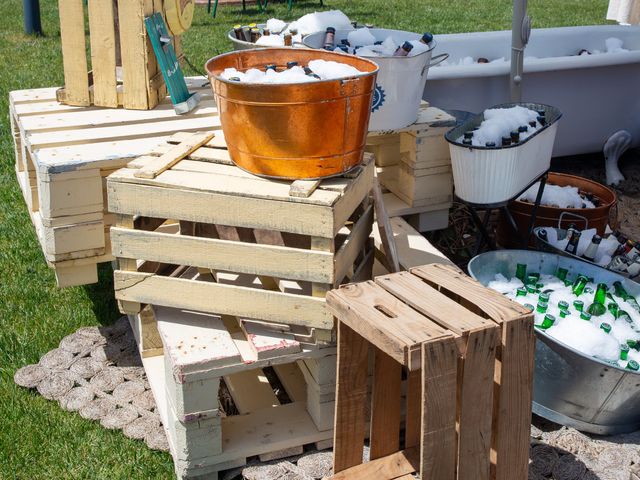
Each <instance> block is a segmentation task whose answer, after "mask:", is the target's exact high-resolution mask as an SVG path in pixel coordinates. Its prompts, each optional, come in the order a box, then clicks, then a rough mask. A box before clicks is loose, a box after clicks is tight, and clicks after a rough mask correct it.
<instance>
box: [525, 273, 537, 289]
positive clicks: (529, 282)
mask: <svg viewBox="0 0 640 480" xmlns="http://www.w3.org/2000/svg"><path fill="white" fill-rule="evenodd" d="M536 283H538V277H536V276H535V275H527V280H526V282H524V284H525V285H533V286H535V284H536Z"/></svg>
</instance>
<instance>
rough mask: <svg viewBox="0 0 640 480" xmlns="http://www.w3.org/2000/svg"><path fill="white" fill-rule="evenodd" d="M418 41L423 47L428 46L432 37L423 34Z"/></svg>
mask: <svg viewBox="0 0 640 480" xmlns="http://www.w3.org/2000/svg"><path fill="white" fill-rule="evenodd" d="M420 41H421V42H422V43H424V44H425V45H429V44H430V43H431V42H432V41H433V35H432V34H430V33H429V32H424V33H423V34H422V38H421V39H420Z"/></svg>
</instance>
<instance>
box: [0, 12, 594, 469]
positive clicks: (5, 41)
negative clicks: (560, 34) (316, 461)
mask: <svg viewBox="0 0 640 480" xmlns="http://www.w3.org/2000/svg"><path fill="white" fill-rule="evenodd" d="M247 3H248V4H250V6H251V7H254V6H255V2H247ZM325 4H326V5H327V7H330V8H339V9H341V10H343V11H344V12H345V13H346V14H347V15H348V16H349V17H350V18H352V19H356V20H359V21H360V22H363V23H364V22H367V23H373V24H375V25H377V26H384V27H391V28H396V29H405V30H412V31H417V32H422V31H427V30H428V31H432V32H434V33H452V32H464V31H476V30H495V29H506V28H509V27H510V24H511V19H510V15H511V9H510V2H509V1H506V0H485V1H482V2H481V1H478V0H475V1H468V0H431V1H428V2H427V1H422V0H411V1H409V0H396V1H392V0H361V1H355V0H340V1H337V0H327V1H326V2H325ZM529 4H530V5H529V7H530V13H531V15H532V17H533V19H534V26H536V27H550V26H566V25H585V24H598V23H605V20H604V15H605V11H606V6H607V1H606V0H531V1H530V2H529ZM56 5H57V2H55V1H43V2H41V6H42V23H43V28H44V31H45V36H44V37H42V38H29V37H26V36H24V35H23V33H22V16H21V11H20V2H18V1H16V0H0V39H1V41H2V47H1V48H0V66H1V67H2V68H1V69H0V111H1V112H2V116H1V119H0V120H1V123H0V128H1V135H0V162H1V163H0V407H1V409H0V479H9V478H19V479H23V478H24V479H39V478H109V479H117V478H136V479H137V478H145V479H146V478H170V477H171V476H172V472H173V465H172V462H171V458H170V456H169V455H168V454H164V453H158V452H153V451H151V450H149V449H148V448H147V447H146V446H145V445H144V443H143V442H139V441H133V440H130V439H128V438H126V437H125V436H124V435H122V434H121V433H119V432H114V431H108V430H105V429H103V428H102V427H101V426H100V425H99V424H98V423H96V422H92V421H88V420H84V419H82V418H81V417H80V416H79V415H78V414H76V413H69V412H64V411H62V410H61V409H60V408H59V406H58V404H57V403H56V402H50V401H47V400H44V399H43V398H41V397H40V396H38V395H37V394H36V393H33V392H30V391H27V390H25V389H22V388H20V387H17V386H15V384H14V383H13V374H14V372H15V370H16V369H18V368H19V367H21V366H23V365H26V364H29V363H35V362H37V361H38V359H39V358H40V356H41V355H42V354H44V353H45V352H47V351H49V350H51V349H52V348H55V347H57V345H58V343H59V341H60V339H62V338H63V337H64V336H65V335H68V334H69V333H72V332H73V331H75V330H76V329H77V328H79V327H81V326H85V325H98V324H108V323H111V322H113V321H114V320H115V319H116V318H117V317H118V312H117V310H116V307H115V302H114V300H113V292H112V288H113V285H112V282H111V270H110V268H109V267H108V266H104V268H102V270H101V282H100V283H99V284H97V285H91V286H88V287H76V288H68V289H64V290H59V289H57V288H56V287H55V279H54V275H53V272H52V271H50V270H49V269H48V268H47V266H46V264H45V262H44V259H43V256H42V253H41V252H40V247H39V245H38V242H37V239H36V236H35V233H34V230H33V228H32V225H31V222H30V220H29V216H28V214H27V211H26V208H25V205H24V202H23V200H22V196H21V194H20V190H19V188H18V185H17V183H16V180H15V172H14V154H13V143H12V139H11V135H10V127H9V119H8V115H7V105H8V93H9V91H11V90H16V89H23V88H33V87H49V86H55V85H61V84H62V82H63V71H62V58H61V55H60V46H59V33H60V32H59V26H58V13H57V8H56ZM284 5H285V4H283V3H275V2H270V4H269V10H268V12H267V13H264V14H258V13H257V11H256V10H255V9H252V10H250V11H248V12H247V13H246V14H244V15H243V14H242V12H241V8H240V7H238V6H221V7H220V9H219V15H218V18H217V19H212V18H211V17H210V16H208V15H207V13H206V9H205V8H202V7H199V8H198V9H197V12H196V18H195V20H194V25H193V27H192V28H191V30H190V31H189V32H188V33H187V34H186V35H185V38H184V46H185V53H186V55H187V57H188V58H189V59H190V61H191V63H192V64H193V65H195V66H196V67H198V68H199V66H200V65H203V63H204V61H205V60H206V59H207V58H209V57H211V56H213V55H215V54H217V53H220V52H223V51H226V50H228V49H229V44H228V43H227V41H226V39H225V32H226V30H227V29H229V28H230V25H233V24H235V23H248V22H250V21H260V20H266V19H267V18H270V17H273V16H277V17H278V18H282V19H285V20H288V19H293V18H295V17H298V16H300V15H301V14H303V13H306V12H310V11H313V10H314V9H316V8H318V5H319V2H295V8H294V10H293V12H292V13H291V14H290V13H288V12H287V11H286V8H285V6H284ZM186 73H188V74H194V73H196V72H193V71H190V69H187V71H186Z"/></svg>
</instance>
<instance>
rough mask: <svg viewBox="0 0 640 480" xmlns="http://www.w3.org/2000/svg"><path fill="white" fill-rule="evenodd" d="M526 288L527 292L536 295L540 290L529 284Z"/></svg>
mask: <svg viewBox="0 0 640 480" xmlns="http://www.w3.org/2000/svg"><path fill="white" fill-rule="evenodd" d="M525 287H526V288H527V292H528V293H531V294H533V293H536V292H537V291H538V290H537V289H536V284H535V283H533V284H532V283H528V284H527V285H525Z"/></svg>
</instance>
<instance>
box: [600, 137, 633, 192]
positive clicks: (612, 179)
mask: <svg viewBox="0 0 640 480" xmlns="http://www.w3.org/2000/svg"><path fill="white" fill-rule="evenodd" d="M631 139H632V137H631V134H630V133H629V132H627V131H626V130H618V131H617V132H616V133H614V134H613V135H611V136H610V137H609V138H608V139H607V141H606V142H605V144H604V147H603V148H602V152H603V153H604V161H605V170H606V173H607V184H608V185H617V184H618V183H620V182H621V181H623V180H624V175H622V172H620V169H619V168H618V160H619V159H620V157H621V156H622V154H623V153H624V152H626V151H627V149H628V148H629V147H630V146H631Z"/></svg>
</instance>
